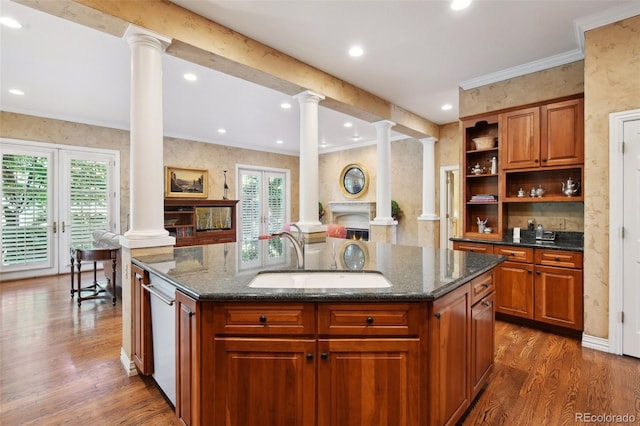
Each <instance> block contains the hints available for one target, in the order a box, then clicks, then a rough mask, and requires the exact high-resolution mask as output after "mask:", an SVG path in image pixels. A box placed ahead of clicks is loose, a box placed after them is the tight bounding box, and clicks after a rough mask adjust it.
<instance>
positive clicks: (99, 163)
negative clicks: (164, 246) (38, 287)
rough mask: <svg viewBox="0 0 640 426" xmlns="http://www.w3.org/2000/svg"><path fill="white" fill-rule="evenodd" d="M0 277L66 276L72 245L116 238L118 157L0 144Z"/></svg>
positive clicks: (111, 153)
mask: <svg viewBox="0 0 640 426" xmlns="http://www.w3.org/2000/svg"><path fill="white" fill-rule="evenodd" d="M0 155H1V159H2V179H1V180H0V192H1V193H2V211H1V215H2V229H1V230H0V251H1V256H2V258H1V262H0V277H1V278H2V280H7V279H19V278H27V277H34V276H41V275H51V274H58V273H65V272H68V271H69V249H70V247H71V245H72V244H79V243H83V242H89V241H91V234H92V232H93V231H95V230H111V231H112V232H119V220H118V214H117V211H118V210H119V203H118V201H117V197H116V194H115V192H116V191H115V188H117V187H118V175H117V172H116V171H117V170H118V161H119V157H118V153H117V152H114V151H105V150H90V149H81V148H75V147H73V148H71V147H63V146H56V145H48V144H41V143H35V142H34V143H31V142H24V141H13V140H1V141H0Z"/></svg>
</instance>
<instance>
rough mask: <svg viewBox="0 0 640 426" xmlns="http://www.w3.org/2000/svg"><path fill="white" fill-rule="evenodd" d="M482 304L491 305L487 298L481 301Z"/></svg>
mask: <svg viewBox="0 0 640 426" xmlns="http://www.w3.org/2000/svg"><path fill="white" fill-rule="evenodd" d="M482 304H483V305H484V306H491V302H489V301H488V300H485V301H484V302H482Z"/></svg>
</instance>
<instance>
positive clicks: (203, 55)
mask: <svg viewBox="0 0 640 426" xmlns="http://www.w3.org/2000/svg"><path fill="white" fill-rule="evenodd" d="M18 2H19V3H23V4H25V5H28V6H30V7H33V8H35V9H39V10H42V11H44V12H47V13H50V14H53V15H56V16H59V17H61V18H64V19H68V20H71V21H74V22H78V23H80V24H83V25H86V26H89V27H92V28H95V29H97V30H100V31H103V32H107V33H109V34H112V35H115V36H117V37H122V35H123V34H124V31H125V30H126V27H127V26H128V24H129V23H132V24H134V25H137V26H140V27H143V28H146V29H148V30H150V31H153V32H156V33H158V34H161V35H163V36H166V37H169V38H171V39H172V40H173V41H172V43H171V45H170V46H169V47H168V48H167V53H168V54H170V55H173V56H176V57H179V58H181V59H184V60H187V61H190V62H194V63H197V64H199V65H202V66H204V67H207V68H211V69H215V70H217V71H220V72H223V73H225V74H229V75H232V76H235V77H239V78H242V79H244V80H248V81H251V82H254V83H256V84H260V85H262V86H265V87H269V88H271V89H274V90H277V91H280V92H283V93H286V94H289V95H295V94H298V93H300V92H303V91H305V90H312V91H314V92H317V93H320V94H322V95H324V96H325V97H326V98H325V100H324V101H322V102H321V105H322V106H324V107H327V108H330V109H333V110H336V111H340V112H343V113H345V114H348V115H351V116H353V117H356V118H359V119H362V120H365V121H368V122H376V121H380V120H390V121H393V122H395V123H396V126H395V127H394V128H393V130H394V131H397V132H399V133H402V134H405V135H407V136H410V137H413V138H416V139H420V138H424V137H428V136H433V137H435V138H436V139H437V138H438V137H439V127H438V125H437V124H434V123H432V122H431V121H429V120H427V119H425V118H423V117H420V116H418V115H416V114H414V113H412V112H410V111H407V110H405V109H403V108H401V107H399V106H397V105H394V104H392V103H391V102H389V101H387V100H385V99H382V98H380V97H378V96H376V95H374V94H372V93H369V92H367V91H365V90H363V89H360V88H358V87H356V86H354V85H353V84H350V83H347V82H345V81H342V80H340V79H339V78H337V77H334V76H332V75H330V74H328V73H326V72H323V71H321V70H319V69H317V68H314V67H312V66H310V65H308V64H305V63H303V62H301V61H299V60H297V59H295V58H293V57H291V56H289V55H286V54H284V53H282V52H280V51H278V50H275V49H273V48H271V47H269V46H267V45H265V44H263V43H260V42H258V41H256V40H253V39H251V38H249V37H246V36H244V35H242V34H240V33H238V32H236V31H233V30H231V29H229V28H227V27H224V26H222V25H220V24H217V23H215V22H212V21H210V20H208V19H207V18H204V17H202V16H200V15H198V14H196V13H193V12H191V11H189V10H186V9H184V8H182V7H180V6H178V5H175V4H173V3H170V2H168V1H166V0H143V1H131V0H108V1H105V0H59V1H55V2H52V1H50V0H18Z"/></svg>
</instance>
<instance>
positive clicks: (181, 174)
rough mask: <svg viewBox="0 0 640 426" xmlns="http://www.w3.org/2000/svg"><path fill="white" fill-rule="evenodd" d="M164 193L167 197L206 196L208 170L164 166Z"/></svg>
mask: <svg viewBox="0 0 640 426" xmlns="http://www.w3.org/2000/svg"><path fill="white" fill-rule="evenodd" d="M164 181H165V185H164V186H165V190H164V195H165V197H167V198H207V195H208V182H209V177H208V172H207V171H206V170H197V169H180V168H177V167H166V175H165V178H164Z"/></svg>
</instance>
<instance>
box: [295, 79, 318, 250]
mask: <svg viewBox="0 0 640 426" xmlns="http://www.w3.org/2000/svg"><path fill="white" fill-rule="evenodd" d="M294 98H296V99H297V100H298V102H299V103H300V217H299V220H298V223H297V225H298V226H299V227H300V229H301V230H302V233H303V234H305V240H306V241H307V242H314V241H318V240H324V238H325V237H326V227H325V226H323V225H322V223H321V222H320V220H319V218H318V213H319V212H318V194H319V193H320V186H319V177H318V104H319V102H320V101H321V100H323V99H324V96H322V95H320V94H318V93H314V92H312V91H309V90H307V91H305V92H302V93H299V94H297V95H296V96H294ZM314 234H315V235H314Z"/></svg>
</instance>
